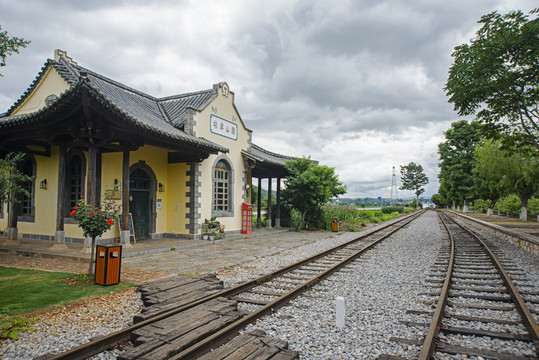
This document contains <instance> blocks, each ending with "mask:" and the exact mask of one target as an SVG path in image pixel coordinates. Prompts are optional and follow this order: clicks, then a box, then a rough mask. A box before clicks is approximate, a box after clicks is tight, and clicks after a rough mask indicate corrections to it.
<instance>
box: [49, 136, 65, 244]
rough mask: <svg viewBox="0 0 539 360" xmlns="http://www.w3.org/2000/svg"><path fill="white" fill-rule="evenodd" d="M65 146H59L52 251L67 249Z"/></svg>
mask: <svg viewBox="0 0 539 360" xmlns="http://www.w3.org/2000/svg"><path fill="white" fill-rule="evenodd" d="M66 152H67V149H66V146H65V145H60V152H59V155H58V194H57V198H56V199H57V200H56V232H55V233H54V245H52V249H53V250H63V249H67V246H66V244H65V231H64V216H65V213H66V211H65V201H64V197H65V185H66Z"/></svg>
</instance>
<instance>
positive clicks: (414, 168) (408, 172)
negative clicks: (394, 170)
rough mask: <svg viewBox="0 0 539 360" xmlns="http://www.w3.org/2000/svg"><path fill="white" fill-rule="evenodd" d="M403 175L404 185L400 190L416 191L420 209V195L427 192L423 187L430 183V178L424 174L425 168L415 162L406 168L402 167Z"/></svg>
mask: <svg viewBox="0 0 539 360" xmlns="http://www.w3.org/2000/svg"><path fill="white" fill-rule="evenodd" d="M401 175H402V176H401V182H402V185H401V187H400V188H399V189H401V190H411V191H414V192H415V200H416V202H415V203H416V204H417V208H418V209H419V195H421V194H423V193H424V192H425V189H423V186H424V185H427V184H428V183H429V178H428V177H427V175H425V173H424V172H423V167H422V166H421V165H417V164H416V163H414V162H411V163H409V164H408V165H406V166H402V165H401Z"/></svg>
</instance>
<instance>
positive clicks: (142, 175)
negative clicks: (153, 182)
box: [129, 169, 150, 239]
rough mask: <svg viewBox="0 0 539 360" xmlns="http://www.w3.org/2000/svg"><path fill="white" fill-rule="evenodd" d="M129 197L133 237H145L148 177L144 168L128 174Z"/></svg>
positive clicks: (148, 211) (148, 199)
mask: <svg viewBox="0 0 539 360" xmlns="http://www.w3.org/2000/svg"><path fill="white" fill-rule="evenodd" d="M129 199H130V202H129V212H130V213H131V214H132V216H133V228H134V231H135V238H136V239H147V238H148V237H149V235H150V178H149V177H148V174H146V172H144V170H141V169H137V170H135V171H133V173H132V174H131V175H130V177H129Z"/></svg>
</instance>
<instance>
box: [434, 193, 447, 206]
mask: <svg viewBox="0 0 539 360" xmlns="http://www.w3.org/2000/svg"><path fill="white" fill-rule="evenodd" d="M431 200H432V202H433V203H434V205H436V207H437V208H441V207H443V206H444V205H445V203H444V199H443V197H442V196H441V195H440V194H434V195H432V197H431Z"/></svg>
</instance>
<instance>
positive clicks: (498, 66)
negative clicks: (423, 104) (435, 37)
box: [445, 9, 539, 149]
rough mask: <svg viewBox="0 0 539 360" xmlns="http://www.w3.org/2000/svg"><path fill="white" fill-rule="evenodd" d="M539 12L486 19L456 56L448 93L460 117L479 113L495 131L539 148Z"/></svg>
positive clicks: (481, 21) (493, 14)
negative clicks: (538, 13) (518, 138)
mask: <svg viewBox="0 0 539 360" xmlns="http://www.w3.org/2000/svg"><path fill="white" fill-rule="evenodd" d="M537 12H538V9H535V10H533V11H532V12H530V15H524V14H523V13H522V11H512V12H509V13H508V14H505V15H501V14H498V13H497V12H492V13H490V14H488V15H484V16H482V17H481V20H480V21H479V23H481V24H483V26H482V27H481V29H479V31H478V32H477V34H476V36H475V37H474V38H473V39H471V40H470V43H469V44H463V45H460V46H457V47H456V48H455V51H454V52H453V54H452V56H453V59H454V63H453V65H452V66H451V68H450V69H449V78H448V80H447V83H446V86H445V91H446V93H447V95H448V96H449V97H450V98H449V102H451V103H453V104H454V105H455V110H457V112H458V114H459V115H460V116H467V115H475V116H476V117H477V119H479V120H480V121H481V122H483V123H486V124H489V125H492V126H491V128H494V129H495V130H496V131H497V130H499V129H501V130H502V131H503V132H504V133H506V134H512V135H523V137H520V138H524V139H525V141H526V142H529V143H531V144H533V145H534V146H535V148H536V149H539V108H538V107H539V87H538V86H537V81H538V79H539V61H538V59H539V19H538V18H537V16H536V14H537ZM530 16H535V18H534V19H532V20H530ZM506 139H512V140H514V139H515V137H506Z"/></svg>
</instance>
